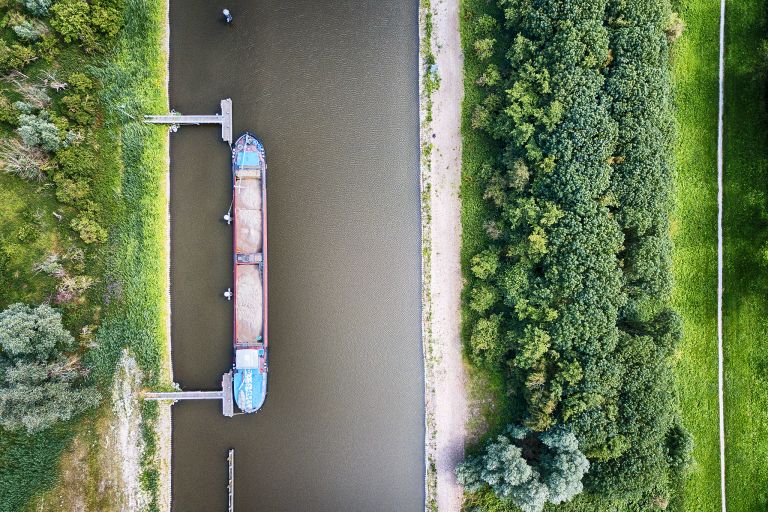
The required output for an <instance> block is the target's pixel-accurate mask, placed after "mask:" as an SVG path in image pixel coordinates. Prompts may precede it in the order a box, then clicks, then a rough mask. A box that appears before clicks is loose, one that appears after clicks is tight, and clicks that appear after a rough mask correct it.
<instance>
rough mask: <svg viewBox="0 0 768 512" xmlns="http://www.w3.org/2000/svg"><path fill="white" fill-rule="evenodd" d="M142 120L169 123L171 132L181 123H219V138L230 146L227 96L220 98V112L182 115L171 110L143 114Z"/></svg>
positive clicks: (230, 121) (229, 106) (230, 117)
mask: <svg viewBox="0 0 768 512" xmlns="http://www.w3.org/2000/svg"><path fill="white" fill-rule="evenodd" d="M144 122H145V123H150V124H167V125H170V128H171V131H172V132H175V131H177V130H178V129H179V127H180V126H183V125H201V124H220V125H221V139H222V140H223V141H224V142H226V143H227V144H229V145H230V146H231V145H232V100H231V99H229V98H227V99H225V100H221V114H213V115H183V114H180V113H178V112H174V111H171V113H170V114H166V115H159V116H144Z"/></svg>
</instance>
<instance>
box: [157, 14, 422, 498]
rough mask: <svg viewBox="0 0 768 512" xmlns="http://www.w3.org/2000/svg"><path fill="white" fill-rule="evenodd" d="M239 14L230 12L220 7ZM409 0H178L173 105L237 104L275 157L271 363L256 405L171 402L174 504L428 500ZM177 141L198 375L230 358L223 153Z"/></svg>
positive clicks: (180, 350)
mask: <svg viewBox="0 0 768 512" xmlns="http://www.w3.org/2000/svg"><path fill="white" fill-rule="evenodd" d="M224 7H228V8H229V9H230V10H231V11H232V13H233V15H234V23H233V25H232V26H229V27H228V26H226V25H224V24H223V23H222V22H220V21H219V13H220V11H221V9H222V8H224ZM417 51H418V34H417V2H416V1H415V0H410V1H407V0H371V1H352V0H300V1H295V0H283V1H280V0H278V1H267V0H262V1H253V2H246V1H232V2H229V3H227V4H226V5H225V4H220V3H219V2H211V1H210V0H208V1H206V0H172V2H171V90H170V93H171V104H172V106H173V107H174V108H175V109H176V110H178V111H180V112H183V113H201V114H202V113H214V112H216V111H217V110H218V104H219V100H220V99H221V98H226V97H231V98H232V100H233V103H234V127H235V133H236V135H237V134H239V133H241V132H242V131H244V130H250V131H252V132H254V133H255V134H256V135H257V136H258V137H260V138H261V139H262V141H263V142H264V145H265V147H266V150H267V162H268V164H269V183H268V187H269V188H268V194H269V195H268V200H269V233H270V378H269V396H268V398H267V403H266V405H265V406H264V408H263V409H262V411H261V412H259V413H258V414H256V415H250V416H239V417H236V418H232V419H227V418H224V417H223V416H222V415H221V413H220V404H219V403H218V402H187V403H179V404H177V405H175V406H174V433H173V466H174V469H173V509H174V510H175V511H183V512H192V511H206V512H209V511H221V510H226V503H227V498H226V452H227V449H228V448H230V447H234V448H235V450H236V461H237V463H236V471H235V474H236V489H235V497H236V499H235V510H238V511H256V510H259V511H260V510H264V511H302V510H312V511H326V510H327V511H340V510H350V511H364V512H367V511H388V512H389V511H408V510H413V511H416V510H423V474H424V468H423V460H424V447H423V432H424V430H423V423H424V409H423V403H422V401H423V400H422V396H423V369H422V358H421V344H420V298H419V293H420V292H419V283H420V271H419V251H420V246H419V197H418V112H417ZM219 134H220V132H219V130H218V128H217V127H184V128H181V130H180V131H179V132H178V133H177V134H174V135H173V137H172V142H171V158H172V164H171V198H172V199H171V226H172V252H171V257H172V274H171V279H172V288H171V291H172V311H173V326H172V333H173V351H174V352H173V361H174V371H175V376H176V380H177V381H178V382H179V383H180V384H181V385H182V387H183V388H185V389H216V387H217V386H218V384H219V379H220V376H221V373H222V372H224V371H225V370H227V368H229V366H230V364H231V357H232V348H231V336H232V304H231V303H230V302H227V301H226V300H225V299H223V298H222V296H221V293H222V292H223V291H224V289H226V288H227V287H228V286H231V285H232V274H231V272H232V264H231V240H232V239H231V236H232V235H231V231H230V228H229V227H228V226H227V225H226V224H224V223H223V222H221V221H220V220H219V219H220V218H221V216H222V215H223V214H224V213H225V212H226V211H227V208H228V207H229V201H230V193H231V192H230V175H229V153H228V148H227V146H226V144H224V143H223V142H221V141H220V138H219Z"/></svg>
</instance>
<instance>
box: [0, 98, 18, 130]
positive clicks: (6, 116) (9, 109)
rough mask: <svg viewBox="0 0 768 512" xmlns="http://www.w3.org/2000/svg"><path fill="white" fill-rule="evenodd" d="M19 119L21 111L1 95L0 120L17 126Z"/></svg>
mask: <svg viewBox="0 0 768 512" xmlns="http://www.w3.org/2000/svg"><path fill="white" fill-rule="evenodd" d="M18 121H19V111H18V110H17V109H16V107H14V106H13V105H12V104H11V102H10V101H9V100H8V98H7V97H5V96H0V122H3V123H6V124H10V125H12V126H16V123H18Z"/></svg>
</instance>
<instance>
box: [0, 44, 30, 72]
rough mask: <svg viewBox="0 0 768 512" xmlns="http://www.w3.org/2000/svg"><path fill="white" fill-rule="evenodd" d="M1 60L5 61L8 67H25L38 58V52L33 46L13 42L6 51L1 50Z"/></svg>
mask: <svg viewBox="0 0 768 512" xmlns="http://www.w3.org/2000/svg"><path fill="white" fill-rule="evenodd" d="M2 53H5V55H2ZM0 60H2V61H3V62H4V63H5V68H6V69H24V68H25V67H27V66H28V65H30V64H31V63H33V62H34V61H36V60H37V54H36V53H35V50H34V48H32V47H31V46H24V45H21V44H18V43H13V44H12V45H11V46H10V48H8V49H7V51H6V52H2V50H0Z"/></svg>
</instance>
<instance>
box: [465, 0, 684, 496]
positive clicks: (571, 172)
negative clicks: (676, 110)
mask: <svg viewBox="0 0 768 512" xmlns="http://www.w3.org/2000/svg"><path fill="white" fill-rule="evenodd" d="M464 18H465V22H464V23H465V25H469V28H467V29H465V36H466V32H469V34H470V35H469V37H465V50H466V51H467V52H468V53H469V54H470V55H469V56H468V60H471V59H475V60H476V62H479V63H482V66H483V67H484V69H483V70H482V72H481V73H480V74H479V76H478V77H477V79H476V84H477V85H478V86H479V87H480V88H481V90H482V94H481V95H480V97H478V98H477V101H475V102H474V104H469V105H468V106H469V107H470V108H471V118H470V126H469V127H466V129H473V130H479V131H481V132H483V133H485V134H486V138H485V139H483V140H484V141H485V143H486V145H487V147H488V148H489V150H488V151H487V152H486V154H487V155H488V156H487V157H486V158H484V159H483V161H481V162H479V163H478V164H476V165H473V166H465V171H464V172H465V175H466V176H465V179H468V180H471V181H472V182H473V183H474V184H475V185H474V186H475V187H476V188H477V189H479V190H481V191H482V195H483V199H484V200H485V201H486V205H487V206H486V207H485V209H484V210H485V213H484V215H483V217H484V218H483V221H482V226H483V229H484V231H485V241H486V242H485V243H484V244H478V243H477V242H476V239H477V238H476V235H470V237H471V238H474V240H473V241H472V242H471V243H472V244H473V245H475V247H476V250H475V251H474V255H473V256H471V257H469V258H468V259H467V261H466V269H467V270H468V272H469V276H468V277H469V278H470V279H469V285H468V289H467V293H466V296H465V299H466V304H467V307H466V308H465V332H466V334H467V338H468V340H467V351H468V354H469V356H470V359H471V360H472V362H473V363H475V364H476V365H477V366H478V367H479V368H481V369H482V370H483V371H486V372H489V373H491V374H502V375H504V378H505V381H506V383H507V387H508V393H509V394H510V396H511V397H512V398H511V400H516V399H517V400H522V401H523V403H524V406H523V407H522V408H521V410H519V411H517V410H516V411H512V414H513V415H514V416H517V421H522V422H524V424H525V425H526V426H527V427H529V428H531V429H533V430H534V431H545V430H547V429H550V428H551V427H552V426H554V425H563V426H565V427H567V428H568V429H569V430H570V431H571V432H573V434H575V436H576V438H577V439H578V443H579V447H580V449H581V450H582V451H583V452H584V453H585V454H586V455H587V457H588V458H589V460H590V462H591V468H590V471H589V473H588V474H587V475H586V476H585V479H584V485H585V488H586V490H587V491H589V492H591V493H593V494H596V495H599V496H601V497H604V498H606V499H611V500H620V501H623V502H626V503H633V504H636V505H637V506H645V505H648V506H653V505H652V504H654V503H655V504H657V505H658V504H660V503H666V501H667V500H668V499H669V497H670V495H671V494H672V489H671V485H670V482H669V476H670V474H677V473H679V471H680V470H681V467H680V466H681V464H680V462H681V461H683V462H686V461H687V460H688V452H687V451H686V450H689V449H690V443H689V442H687V439H688V437H687V435H686V433H685V431H684V429H682V427H681V426H680V422H679V420H678V414H679V413H678V405H677V398H676V394H675V391H674V383H673V377H672V370H671V363H670V358H671V355H672V353H673V351H674V349H675V347H676V344H677V342H678V341H679V339H680V336H681V330H682V329H681V321H680V319H679V318H678V316H677V315H676V313H675V312H674V311H673V310H672V309H671V307H670V302H671V278H670V275H671V272H670V265H671V257H670V249H671V248H670V242H669V221H668V217H669V214H670V208H671V204H670V202H671V186H672V166H671V163H670V153H671V146H670V143H671V141H672V134H673V129H672V125H673V123H672V111H671V93H670V83H669V70H668V68H669V46H670V38H671V37H673V36H676V35H677V34H676V32H675V30H673V29H671V27H670V23H671V22H673V20H675V18H674V17H673V16H672V13H671V8H670V6H669V4H668V2H665V1H654V2H645V1H642V2H640V1H619V0H615V1H614V0H590V1H586V2H584V1H581V2H578V6H577V4H576V3H573V2H568V1H558V2H533V1H529V0H499V1H498V9H494V10H490V11H489V12H486V13H485V14H480V13H476V12H473V11H472V10H466V11H465V16H464ZM672 28H674V27H672ZM469 65H471V64H468V66H469ZM470 204H471V202H470ZM471 206H473V207H474V205H472V204H471ZM476 225H477V224H475V226H476ZM468 227H470V228H471V227H472V226H467V224H466V223H465V231H466V230H467V228H468ZM475 229H476V228H475ZM681 451H682V452H685V453H682V452H681Z"/></svg>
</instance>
